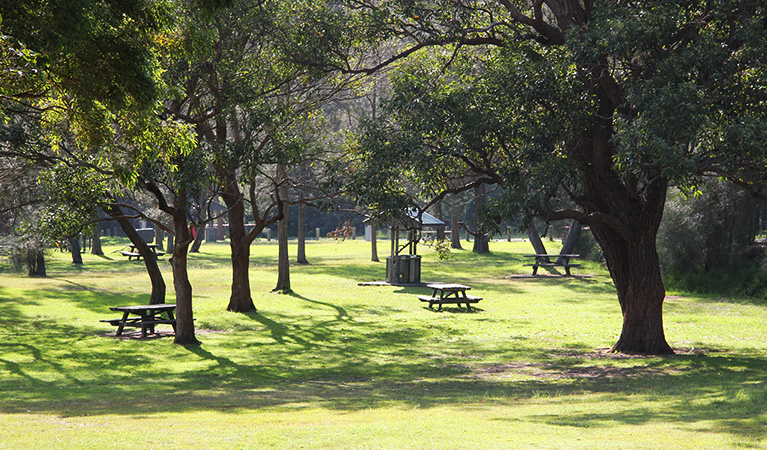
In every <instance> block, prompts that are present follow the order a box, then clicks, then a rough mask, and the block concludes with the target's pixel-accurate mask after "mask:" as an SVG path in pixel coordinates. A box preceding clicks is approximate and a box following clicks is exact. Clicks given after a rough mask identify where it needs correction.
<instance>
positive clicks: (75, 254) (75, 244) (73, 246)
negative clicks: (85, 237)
mask: <svg viewBox="0 0 767 450" xmlns="http://www.w3.org/2000/svg"><path fill="white" fill-rule="evenodd" d="M69 248H70V250H71V251H72V264H76V265H78V266H79V265H82V263H83V255H82V253H80V237H79V236H75V237H73V238H69Z"/></svg>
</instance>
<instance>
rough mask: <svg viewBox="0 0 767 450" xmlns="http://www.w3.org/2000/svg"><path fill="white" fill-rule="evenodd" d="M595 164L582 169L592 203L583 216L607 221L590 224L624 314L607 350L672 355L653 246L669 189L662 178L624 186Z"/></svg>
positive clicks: (661, 287) (612, 173) (662, 287)
mask: <svg viewBox="0 0 767 450" xmlns="http://www.w3.org/2000/svg"><path fill="white" fill-rule="evenodd" d="M605 145H608V144H605ZM598 162H599V161H597V163H594V164H592V165H591V166H589V168H587V169H586V170H585V171H584V183H583V186H584V194H585V198H586V199H587V200H588V201H589V203H587V205H590V207H587V208H585V212H586V213H587V217H594V216H602V217H605V218H608V217H609V220H606V219H603V220H594V221H592V222H591V223H589V225H590V226H591V231H592V233H593V235H594V238H595V239H596V240H597V242H598V243H599V245H600V246H601V247H602V251H603V253H604V256H605V261H606V262H607V267H608V268H609V270H610V275H611V276H612V279H613V282H614V283H615V287H616V290H617V293H618V301H619V302H620V305H621V311H622V313H623V328H622V330H621V336H620V338H619V339H618V342H617V343H616V344H615V345H614V346H613V347H612V349H611V350H612V351H614V352H622V353H630V354H654V355H659V354H669V353H673V352H674V351H673V350H672V348H671V347H670V346H669V345H668V343H667V342H666V337H665V333H664V331H663V300H664V298H665V295H666V290H665V287H664V286H663V279H662V277H661V272H660V264H659V260H658V253H657V251H656V243H655V240H656V237H657V234H658V227H659V226H660V222H661V218H662V217H663V208H664V206H665V202H666V191H667V189H668V186H667V184H666V181H665V180H663V179H662V178H656V179H654V180H652V181H651V182H649V183H645V184H641V185H640V184H639V183H638V182H636V183H632V182H628V183H624V182H623V181H622V180H621V179H620V178H619V177H618V175H617V174H615V173H614V172H612V171H604V170H603V171H596V170H593V169H594V168H598V167H599V164H598ZM605 193H610V195H605Z"/></svg>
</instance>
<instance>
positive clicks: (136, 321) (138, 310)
mask: <svg viewBox="0 0 767 450" xmlns="http://www.w3.org/2000/svg"><path fill="white" fill-rule="evenodd" d="M109 309H111V310H112V311H118V312H122V313H123V315H122V317H121V318H119V319H104V320H101V322H107V323H109V324H111V325H114V326H116V327H117V333H116V334H115V336H120V335H121V334H122V333H123V329H124V328H125V327H141V337H146V335H147V332H150V333H152V334H155V331H154V327H155V325H158V324H169V325H171V326H172V327H173V332H174V333H175V332H176V318H175V317H173V310H175V309H176V305H175V304H168V303H161V304H157V305H134V306H113V307H111V308H109ZM163 314H165V316H166V317H167V318H163Z"/></svg>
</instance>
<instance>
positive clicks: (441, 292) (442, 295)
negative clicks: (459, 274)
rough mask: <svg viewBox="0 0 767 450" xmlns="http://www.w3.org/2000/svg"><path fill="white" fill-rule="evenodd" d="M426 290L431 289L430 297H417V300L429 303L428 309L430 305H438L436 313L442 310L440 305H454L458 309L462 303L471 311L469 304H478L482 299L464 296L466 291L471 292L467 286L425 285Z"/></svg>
mask: <svg viewBox="0 0 767 450" xmlns="http://www.w3.org/2000/svg"><path fill="white" fill-rule="evenodd" d="M426 287H427V288H429V289H431V296H430V297H429V296H425V295H419V296H418V299H419V300H421V301H422V302H428V303H429V309H431V307H432V305H435V304H436V305H439V308H438V311H441V310H442V305H443V304H445V303H454V304H457V305H458V306H459V307H460V306H461V304H462V303H464V304H466V309H467V310H468V311H471V306H469V304H470V303H478V302H479V301H480V300H482V297H475V296H472V295H466V291H468V290H471V288H470V287H469V286H464V285H462V284H453V283H434V284H427V285H426Z"/></svg>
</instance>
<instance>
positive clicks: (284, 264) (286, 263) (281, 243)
mask: <svg viewBox="0 0 767 450" xmlns="http://www.w3.org/2000/svg"><path fill="white" fill-rule="evenodd" d="M283 198H285V197H283ZM282 208H283V210H282V214H283V215H282V219H280V221H279V222H278V226H277V242H278V248H279V256H278V261H277V286H275V288H274V289H273V291H275V292H290V291H291V289H290V257H289V255H288V204H287V203H283V204H282Z"/></svg>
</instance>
